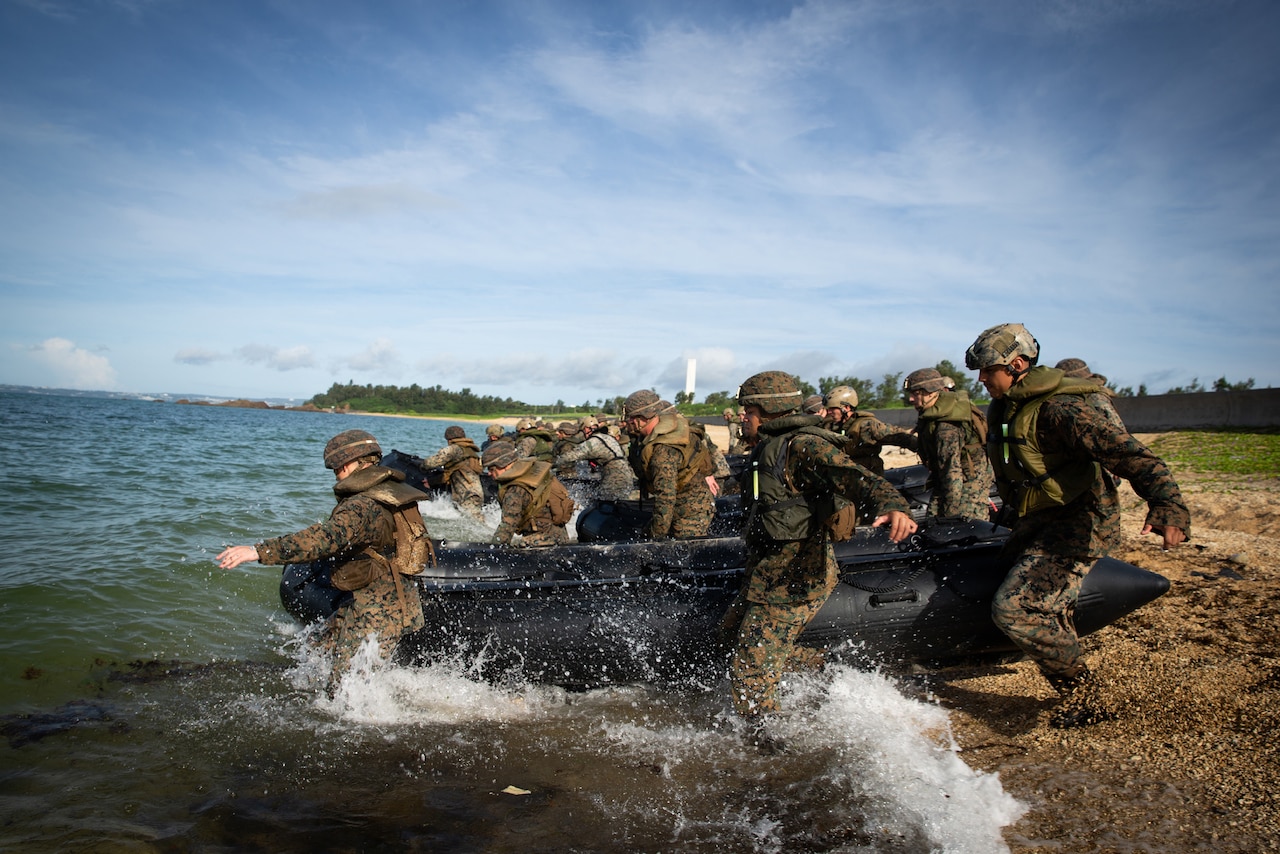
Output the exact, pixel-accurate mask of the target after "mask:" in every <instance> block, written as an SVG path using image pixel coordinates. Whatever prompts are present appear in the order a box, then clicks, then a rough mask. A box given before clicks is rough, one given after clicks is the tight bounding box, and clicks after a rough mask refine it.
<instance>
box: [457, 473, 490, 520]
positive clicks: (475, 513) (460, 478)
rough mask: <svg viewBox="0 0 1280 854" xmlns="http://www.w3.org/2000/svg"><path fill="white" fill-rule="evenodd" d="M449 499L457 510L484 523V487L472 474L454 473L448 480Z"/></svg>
mask: <svg viewBox="0 0 1280 854" xmlns="http://www.w3.org/2000/svg"><path fill="white" fill-rule="evenodd" d="M449 497H450V498H452V499H453V503H454V505H455V506H457V508H458V509H459V510H460V511H462V513H464V514H465V515H467V516H470V517H471V518H472V519H475V520H476V521H477V522H483V521H484V487H483V486H482V485H481V484H480V476H479V475H478V474H475V473H474V472H454V474H453V477H451V478H450V479H449Z"/></svg>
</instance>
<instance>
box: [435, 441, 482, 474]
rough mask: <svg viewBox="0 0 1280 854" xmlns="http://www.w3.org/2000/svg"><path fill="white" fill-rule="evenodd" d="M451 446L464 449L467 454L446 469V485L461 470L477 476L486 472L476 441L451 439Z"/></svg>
mask: <svg viewBox="0 0 1280 854" xmlns="http://www.w3.org/2000/svg"><path fill="white" fill-rule="evenodd" d="M449 444H450V445H454V446H456V447H459V448H462V449H463V450H464V451H466V453H465V454H463V455H462V456H460V457H458V458H457V459H455V460H454V461H453V462H451V463H449V464H448V465H446V466H445V467H444V482H445V483H449V482H450V481H451V480H452V478H453V473H454V472H455V471H458V470H459V469H466V470H467V471H470V472H474V473H475V474H480V473H482V472H483V471H484V469H483V468H482V467H481V465H480V450H479V448H477V447H476V443H475V442H474V441H472V440H471V439H469V438H467V437H466V436H463V437H462V438H461V439H450V440H449Z"/></svg>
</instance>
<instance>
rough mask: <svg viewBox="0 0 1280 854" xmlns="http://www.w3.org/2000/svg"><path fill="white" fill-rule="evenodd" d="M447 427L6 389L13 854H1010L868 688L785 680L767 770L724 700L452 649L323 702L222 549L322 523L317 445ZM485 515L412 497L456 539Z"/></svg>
mask: <svg viewBox="0 0 1280 854" xmlns="http://www.w3.org/2000/svg"><path fill="white" fill-rule="evenodd" d="M447 426H448V422H442V421H428V420H421V419H402V418H377V417H370V416H347V415H330V414H323V413H299V412H284V411H263V410H251V409H230V408H224V407H203V406H185V405H176V404H171V403H155V402H148V401H141V400H125V399H110V398H91V397H68V396H57V395H43V394H33V393H18V392H0V440H2V442H3V447H4V448H5V449H6V450H7V451H8V452H9V453H8V459H9V464H8V465H7V466H6V467H4V469H3V470H2V471H0V555H2V557H0V724H2V726H3V735H4V736H5V739H6V742H5V743H0V751H4V752H5V761H4V762H3V763H0V850H23V851H66V850H95V851H243V850H262V851H317V850H353V851H354V850H395V851H400V850H423V849H434V850H447V851H519V852H528V851H707V852H726V851H753V852H754V851H768V852H773V851H797V850H804V851H828V850H844V851H880V852H898V851H901V852H914V851H922V850H923V851H927V850H939V851H975V852H984V854H985V852H990V851H999V850H1003V848H1004V846H1003V843H1002V841H1001V837H1000V833H1001V831H1000V829H1001V827H1003V826H1005V825H1007V824H1009V823H1010V822H1011V821H1013V820H1014V819H1015V818H1016V816H1017V815H1018V814H1019V812H1020V810H1021V807H1020V806H1019V805H1017V804H1016V803H1014V802H1013V801H1012V799H1010V798H1009V797H1008V796H1007V795H1006V794H1005V793H1004V792H1003V790H1002V789H1001V787H1000V784H999V781H998V779H997V778H995V777H993V776H991V775H985V774H979V773H976V772H974V771H972V770H971V769H969V768H968V767H967V766H966V765H965V764H964V763H963V762H962V761H960V759H959V758H958V755H957V753H956V752H955V751H954V750H953V749H952V747H951V745H950V742H949V740H948V738H947V736H946V715H945V713H944V712H943V711H942V710H941V709H939V708H937V707H936V706H933V705H931V704H928V703H923V702H920V701H919V700H916V699H910V698H908V697H905V696H903V695H902V694H901V693H900V692H899V691H897V690H896V689H895V687H894V685H893V684H892V683H891V682H890V681H889V680H888V679H886V678H884V677H883V676H881V675H879V674H875V673H859V672H857V671H854V670H850V669H846V668H831V669H830V670H829V671H828V672H826V673H824V674H822V675H821V676H819V677H812V678H810V679H801V680H793V681H792V683H791V684H790V686H789V691H790V694H789V695H788V706H789V708H793V709H794V710H795V711H794V713H793V714H792V716H791V717H790V718H789V719H788V720H787V721H786V722H785V723H784V725H783V730H784V735H785V736H786V740H787V743H788V744H789V745H790V750H789V752H788V753H787V754H786V755H783V756H768V755H763V754H761V753H759V752H758V751H756V750H755V749H754V748H751V747H749V746H747V745H746V744H745V742H744V741H743V739H742V734H741V732H739V729H738V725H737V722H736V720H735V719H734V718H733V716H732V714H731V713H730V712H729V711H728V707H727V703H726V694H727V691H726V686H725V685H723V684H715V685H707V686H695V687H689V688H687V689H684V690H674V689H666V690H659V689H656V688H653V687H650V686H643V685H637V686H622V687H617V688H612V689H608V690H600V691H592V692H585V693H568V692H565V691H563V690H560V689H557V688H551V687H547V686H539V685H511V684H503V685H489V684H486V683H484V682H482V681H479V680H477V679H475V678H473V677H471V676H470V664H471V663H470V662H466V661H458V662H441V663H439V664H436V665H433V666H430V667H418V668H408V667H390V668H385V669H379V668H376V667H374V666H372V664H370V666H369V667H368V669H364V670H359V671H358V672H357V673H356V674H355V675H354V676H353V678H351V679H349V680H348V681H347V683H345V684H344V686H343V688H342V690H341V691H339V692H338V694H337V695H336V696H334V697H332V698H330V697H327V696H325V695H324V694H323V693H322V692H321V691H319V690H317V687H316V686H317V683H318V681H319V680H318V678H317V670H316V663H315V662H313V661H311V660H309V658H308V656H307V652H306V646H305V644H304V643H303V642H302V634H301V632H302V630H301V629H300V627H298V626H296V625H294V624H293V622H292V621H291V620H290V619H289V618H288V616H287V615H286V614H285V613H284V612H283V611H282V609H281V608H280V606H279V602H278V598H277V584H278V581H279V572H280V571H279V569H278V568H276V567H262V566H258V565H256V564H248V565H246V566H244V567H241V568H239V569H237V570H234V571H231V572H224V571H222V570H219V569H217V568H216V567H215V566H214V564H213V556H214V555H216V554H217V553H218V552H219V551H220V550H221V549H222V548H223V547H225V546H227V545H231V544H236V543H252V542H254V541H256V540H257V539H260V538H261V537H264V536H271V535H276V534H283V533H288V532H291V531H294V530H297V529H299V528H302V527H304V526H306V525H309V524H311V523H312V522H314V521H316V520H318V519H321V518H324V517H325V516H327V515H328V513H329V510H330V508H331V506H332V501H333V498H332V492H331V487H332V483H333V476H332V474H331V473H330V472H328V471H327V470H325V469H324V467H323V466H322V464H321V461H320V456H321V449H322V448H323V446H324V443H325V442H326V441H327V440H328V438H329V437H330V436H332V435H333V434H335V433H337V432H339V431H341V430H345V429H350V428H353V427H358V428H362V429H366V430H369V431H370V432H372V433H374V434H375V435H376V436H377V437H378V438H379V440H380V441H381V443H382V447H383V448H384V449H387V450H389V449H391V448H397V449H399V450H402V451H406V452H408V453H414V454H425V453H428V452H432V451H434V450H436V449H438V448H440V447H442V446H443V445H444V428H445V427H447ZM480 429H481V428H480V427H478V426H477V427H476V428H475V429H474V430H472V429H469V430H468V432H469V433H472V434H474V435H477V436H478V435H479V432H480ZM486 510H487V516H488V521H489V524H490V527H489V528H485V527H483V526H479V525H477V524H476V523H472V522H469V521H464V520H463V519H461V518H460V517H459V515H458V514H457V513H456V512H455V511H454V509H453V508H452V506H450V505H449V503H448V502H447V500H446V501H431V502H424V504H423V515H424V517H425V518H426V519H427V521H428V525H429V527H430V528H431V531H432V534H433V535H434V536H436V537H443V538H448V539H455V540H467V539H481V538H483V537H485V536H487V534H488V533H489V532H490V530H491V527H492V525H494V524H496V522H497V512H496V508H494V507H489V508H486Z"/></svg>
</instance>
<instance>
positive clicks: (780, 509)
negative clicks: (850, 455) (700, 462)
mask: <svg viewBox="0 0 1280 854" xmlns="http://www.w3.org/2000/svg"><path fill="white" fill-rule="evenodd" d="M821 423H822V419H821V418H819V417H818V416H816V415H786V416H783V417H782V418H778V419H775V420H773V421H768V422H765V423H764V424H762V425H761V426H760V430H759V432H760V441H759V442H758V443H757V444H756V446H755V447H754V448H753V449H752V450H751V455H750V456H749V457H748V458H747V465H746V468H745V469H744V470H743V473H742V475H741V483H742V502H743V510H744V511H746V515H747V523H746V525H745V526H744V527H743V533H744V535H745V536H746V537H747V538H748V539H753V540H757V541H758V540H759V539H760V538H766V539H769V540H774V541H787V540H805V539H808V538H809V537H811V536H813V534H814V533H815V531H816V526H817V525H820V524H822V523H824V522H826V521H827V519H829V518H831V517H832V516H833V515H834V514H835V512H836V510H838V509H839V508H838V507H837V506H836V497H835V495H834V494H832V493H831V492H825V493H824V494H822V495H816V496H810V495H805V494H804V493H802V492H800V491H799V490H798V489H796V487H795V484H794V483H792V481H791V476H790V474H789V473H788V472H787V459H788V457H789V455H790V450H791V442H792V440H793V439H795V437H796V436H799V435H801V434H802V433H807V434H810V435H814V436H818V437H820V438H822V439H824V440H826V441H828V442H830V443H831V444H832V445H835V446H836V447H837V448H839V447H842V446H843V445H844V443H845V441H846V439H845V437H844V436H843V435H841V434H839V433H835V432H832V431H830V430H824V429H823V428H822V427H820V426H819V425H820V424H821Z"/></svg>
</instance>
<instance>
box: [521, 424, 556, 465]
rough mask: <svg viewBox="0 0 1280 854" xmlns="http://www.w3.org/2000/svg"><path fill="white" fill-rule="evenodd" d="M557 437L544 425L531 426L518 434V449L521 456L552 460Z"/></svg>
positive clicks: (544, 460) (547, 461) (546, 460)
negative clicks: (543, 426)
mask: <svg viewBox="0 0 1280 854" xmlns="http://www.w3.org/2000/svg"><path fill="white" fill-rule="evenodd" d="M555 441H556V437H555V436H554V435H552V433H551V431H550V430H546V429H544V428H542V427H530V428H529V429H527V430H521V431H520V432H519V434H518V435H517V436H516V443H515V444H516V451H518V452H519V454H520V456H522V457H525V458H527V459H531V460H540V461H542V462H544V463H549V462H551V460H552V458H554V456H555V451H554V450H553V449H554V448H555Z"/></svg>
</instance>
